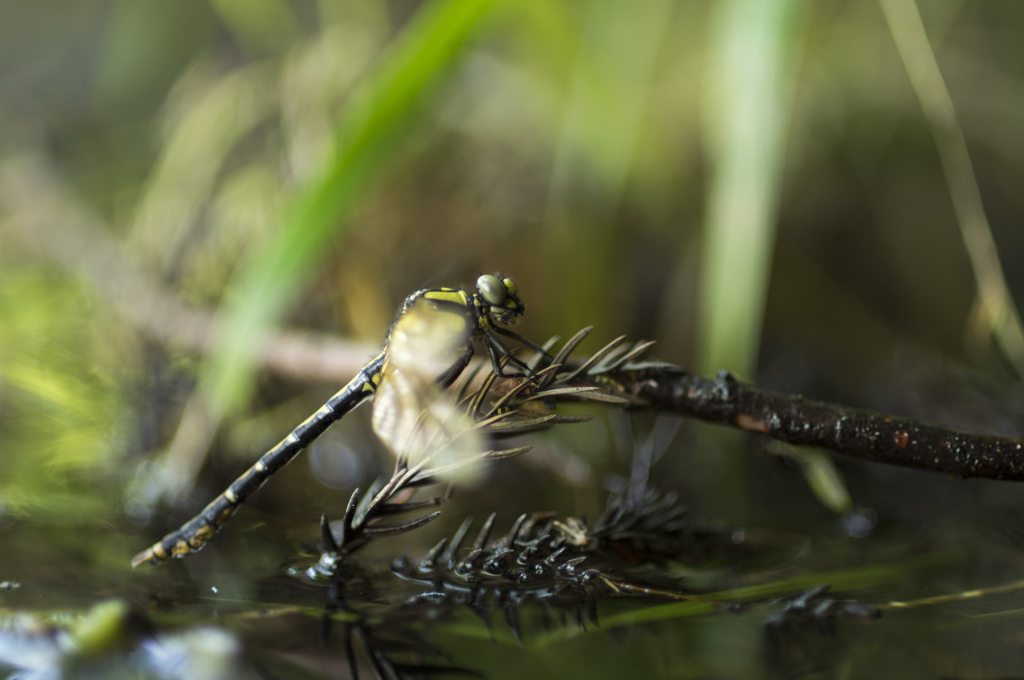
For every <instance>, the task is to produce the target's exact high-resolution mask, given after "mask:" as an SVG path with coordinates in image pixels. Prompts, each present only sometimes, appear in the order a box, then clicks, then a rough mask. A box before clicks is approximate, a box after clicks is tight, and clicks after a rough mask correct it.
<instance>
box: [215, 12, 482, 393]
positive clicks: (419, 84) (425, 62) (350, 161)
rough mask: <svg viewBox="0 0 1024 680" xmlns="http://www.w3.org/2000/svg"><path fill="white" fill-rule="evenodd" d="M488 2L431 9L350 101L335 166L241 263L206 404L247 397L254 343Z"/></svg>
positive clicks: (284, 307)
mask: <svg viewBox="0 0 1024 680" xmlns="http://www.w3.org/2000/svg"><path fill="white" fill-rule="evenodd" d="M492 4H493V0H438V1H435V2H432V3H430V4H429V5H427V6H425V7H424V8H422V9H421V10H420V11H419V12H418V13H417V15H416V16H415V17H414V18H413V19H412V20H411V21H410V22H409V23H408V24H407V26H406V27H405V29H403V32H402V34H401V35H400V36H399V37H398V38H397V39H396V41H395V43H394V45H393V46H392V48H391V50H390V52H389V53H388V54H387V55H386V56H385V57H384V58H383V60H382V61H381V63H380V66H379V67H378V68H377V70H376V71H375V72H374V73H372V74H370V76H369V77H368V78H367V79H366V81H365V82H364V84H363V85H362V86H361V88H360V89H359V90H358V91H357V92H356V93H354V94H353V97H352V101H351V103H350V105H349V107H348V109H347V111H346V114H345V115H344V117H343V119H342V121H341V123H340V125H339V128H338V130H337V133H336V135H335V148H336V152H335V156H334V159H333V161H332V162H331V163H330V165H329V167H328V169H327V170H326V171H325V173H324V174H323V176H322V177H320V178H319V179H318V180H316V181H314V182H312V183H311V184H310V185H308V186H307V187H305V189H304V190H303V191H302V192H301V194H300V195H299V196H298V197H297V199H296V200H295V202H294V204H293V205H292V207H291V209H290V210H289V211H287V212H286V215H285V218H284V223H283V225H282V228H281V230H280V231H279V232H277V233H276V234H275V235H274V236H273V237H272V238H271V239H269V240H268V242H266V243H265V244H263V246H262V247H261V248H259V249H258V250H257V251H256V252H255V253H254V255H253V257H252V258H251V259H250V260H248V261H247V262H246V264H245V265H244V267H243V270H242V271H241V272H240V274H239V276H238V278H237V280H236V284H235V286H234V288H233V290H232V294H231V295H230V297H229V299H228V301H227V306H226V309H225V310H224V315H223V317H224V321H225V323H224V326H223V329H222V332H221V335H220V336H219V337H218V343H217V344H218V347H217V350H216V355H215V357H214V360H213V362H212V365H211V366H210V368H209V370H208V372H207V374H206V376H205V383H206V388H207V389H208V390H209V392H210V393H211V397H212V398H211V401H212V403H214V404H216V405H217V406H218V407H219V408H221V409H224V410H230V409H232V408H236V407H237V406H238V405H239V404H240V403H241V402H242V401H243V399H244V397H245V395H246V394H248V391H249V386H250V384H251V366H252V363H253V360H254V359H255V353H256V352H258V348H259V339H260V338H261V337H263V336H264V335H265V333H266V331H267V329H268V328H269V327H270V326H271V325H273V324H274V323H275V322H276V321H277V320H279V319H280V318H281V317H282V316H283V315H284V314H285V312H286V310H287V308H288V306H289V304H291V303H292V301H293V300H294V299H295V297H296V294H297V292H298V290H299V288H300V287H301V286H302V284H303V282H304V281H305V279H306V277H307V276H308V274H309V273H310V271H311V270H312V269H313V268H314V267H315V266H316V264H317V262H318V260H319V259H320V255H321V254H322V253H323V252H324V250H325V247H326V246H327V244H328V243H329V242H330V241H331V239H332V238H334V237H335V236H336V235H337V234H339V233H340V232H341V231H342V230H343V229H344V227H345V224H346V220H345V217H346V215H347V214H348V213H349V212H350V211H351V210H352V208H353V207H354V206H355V205H356V204H357V202H358V201H359V199H360V198H361V197H362V196H363V195H364V194H365V193H366V190H367V187H368V185H369V184H370V183H371V181H372V180H373V179H374V178H375V177H376V176H378V175H379V174H380V173H381V171H382V170H383V168H384V167H385V165H386V164H387V161H388V160H389V159H390V158H392V157H393V155H394V151H395V148H396V145H397V143H398V142H400V141H401V140H402V139H403V138H404V137H405V136H406V134H407V133H408V130H409V128H410V127H411V125H410V124H411V123H412V119H413V117H414V114H415V111H416V110H417V108H418V104H419V103H420V101H421V100H422V98H423V96H424V94H425V93H426V92H427V91H428V90H429V89H430V88H431V86H432V85H434V84H435V83H436V81H437V80H438V79H439V77H440V76H441V75H443V74H444V73H445V72H447V71H448V69H449V67H450V66H451V65H452V64H453V62H454V61H455V59H456V56H457V54H458V52H459V49H460V48H461V47H462V45H463V44H464V43H465V42H466V40H467V38H468V37H469V35H470V33H471V32H472V30H473V28H474V27H475V26H476V25H477V24H478V23H479V21H480V19H481V17H482V16H483V15H484V13H485V12H486V11H487V9H488V8H489V7H490V6H491V5H492Z"/></svg>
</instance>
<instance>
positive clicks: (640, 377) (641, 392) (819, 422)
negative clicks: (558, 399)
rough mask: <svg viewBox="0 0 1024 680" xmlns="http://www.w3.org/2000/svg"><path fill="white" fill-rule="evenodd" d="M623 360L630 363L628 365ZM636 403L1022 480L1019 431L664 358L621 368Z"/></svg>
mask: <svg viewBox="0 0 1024 680" xmlns="http://www.w3.org/2000/svg"><path fill="white" fill-rule="evenodd" d="M627 368H628V367H627ZM623 375H624V377H626V378H627V379H628V380H627V384H625V385H624V387H626V389H627V391H629V392H631V394H632V396H633V397H634V398H636V399H637V400H638V401H639V402H640V403H642V404H644V405H646V406H649V407H653V408H657V409H661V410H665V411H671V412H674V413H678V414H680V415H685V416H690V417H693V418H698V419H700V420H705V421H709V422H714V423H722V424H725V425H730V426H732V427H738V428H740V429H743V430H747V431H749V432H758V433H761V434H766V435H768V436H769V437H773V438H775V439H778V440H781V441H784V442H787V443H789V444H793V445H796V446H819V447H822V448H826V449H830V450H832V451H835V452H836V453H841V454H844V455H847V456H853V457H856V458H863V459H865V460H870V461H873V462H876V463H887V464H889V465H900V466H903V467H911V468H916V469H919V470H931V471H934V472H944V473H946V474H949V475H955V476H957V477H983V478H986V479H1006V480H1014V481H1019V480H1024V438H1014V437H997V436H992V435H982V434H971V433H967V432H957V431H955V430H950V429H946V428H943V427H938V426H935V425H926V424H924V423H920V422H918V421H916V420H911V419H909V418H897V417H895V416H889V415H885V414H884V413H875V412H873V411H868V410H865V409H855V408H850V407H848V406H842V405H840V404H830V403H827V402H823V401H814V400H812V399H805V398H804V397H803V396H801V395H799V394H796V395H786V394H779V393H777V392H771V391H769V390H764V389H760V388H758V387H755V386H753V385H748V384H744V383H741V382H740V381H738V380H737V379H736V378H735V377H734V376H733V375H732V374H730V373H728V372H727V371H722V372H721V373H719V374H718V377H717V378H715V379H714V380H709V379H707V378H701V377H699V376H695V375H691V374H689V373H687V372H686V371H684V370H682V369H680V368H675V367H669V366H665V365H662V366H654V367H645V368H640V369H639V370H635V371H627V372H626V373H624V374H623Z"/></svg>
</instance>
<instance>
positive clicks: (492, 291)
mask: <svg viewBox="0 0 1024 680" xmlns="http://www.w3.org/2000/svg"><path fill="white" fill-rule="evenodd" d="M476 289H477V290H479V291H480V294H481V295H483V296H484V300H486V301H487V303H488V304H491V305H495V306H498V307H500V306H501V305H503V304H505V301H506V300H507V299H508V289H507V288H505V284H504V283H502V282H501V280H500V279H499V278H498V277H497V276H492V275H491V274H484V275H483V276H481V277H480V278H479V279H477V280H476Z"/></svg>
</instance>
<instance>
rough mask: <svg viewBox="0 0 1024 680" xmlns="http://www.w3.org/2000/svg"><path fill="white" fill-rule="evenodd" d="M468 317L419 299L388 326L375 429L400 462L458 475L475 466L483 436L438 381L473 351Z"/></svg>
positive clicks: (470, 471) (465, 474) (375, 406)
mask: <svg viewBox="0 0 1024 680" xmlns="http://www.w3.org/2000/svg"><path fill="white" fill-rule="evenodd" d="M469 322H470V320H469V319H468V318H467V317H466V316H465V315H463V314H459V313H456V312H453V311H447V310H445V309H443V308H438V307H437V306H435V305H433V304H431V303H430V302H429V301H426V300H420V301H418V302H417V303H416V304H415V305H413V307H411V308H410V309H408V310H406V311H405V312H404V313H403V314H402V316H401V317H399V319H398V321H397V322H396V323H395V327H394V328H393V329H392V331H391V337H390V339H389V341H388V350H387V363H386V364H385V367H384V375H383V378H382V379H381V382H380V385H379V386H378V387H377V393H376V396H375V397H374V402H373V429H374V432H376V433H377V436H378V437H380V438H381V440H382V441H383V442H384V444H385V445H386V446H387V447H388V449H390V450H391V452H392V453H393V454H394V455H395V457H396V459H397V463H398V466H399V467H400V468H401V467H421V468H431V469H437V468H444V469H445V470H444V472H443V476H444V477H445V478H448V479H451V478H453V477H455V478H459V479H460V480H464V479H466V477H471V476H472V475H474V474H475V473H476V471H477V468H478V466H477V465H476V464H475V463H476V462H478V461H479V459H480V455H481V453H482V452H483V451H484V446H485V443H486V442H485V439H484V437H483V435H482V434H481V433H480V431H479V428H477V427H476V423H475V421H474V420H473V419H472V418H469V417H468V416H467V415H466V414H465V412H464V411H462V410H460V409H459V408H457V406H456V405H455V403H454V402H453V400H452V399H451V398H450V397H449V395H448V394H447V393H446V392H442V391H441V389H440V388H439V387H438V385H437V380H438V378H439V377H440V376H443V375H446V374H447V373H448V372H449V371H450V370H451V369H452V367H453V366H455V365H457V364H459V363H460V362H461V363H463V364H464V363H465V361H466V358H467V353H470V354H471V353H472V348H471V346H470V345H469V342H470V335H471V333H472V328H470V327H469V326H468V324H469Z"/></svg>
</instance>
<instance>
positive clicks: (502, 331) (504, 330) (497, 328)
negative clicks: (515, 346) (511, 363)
mask: <svg viewBox="0 0 1024 680" xmlns="http://www.w3.org/2000/svg"><path fill="white" fill-rule="evenodd" d="M494 332H495V333H500V334H501V335H504V336H505V337H506V338H512V339H513V340H515V341H516V342H519V343H522V344H524V345H526V346H527V347H529V348H530V349H532V350H533V351H534V352H540V353H541V354H542V355H543V356H546V357H547V358H548V359H553V358H554V357H552V356H551V355H550V354H549V353H548V351H547V350H546V349H544V348H543V347H541V346H540V345H538V344H537V343H535V342H532V341H530V340H527V339H526V338H524V337H523V336H521V335H519V333H516V332H515V331H513V330H510V329H508V328H505V327H503V326H498V325H497V324H495V326H494Z"/></svg>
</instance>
